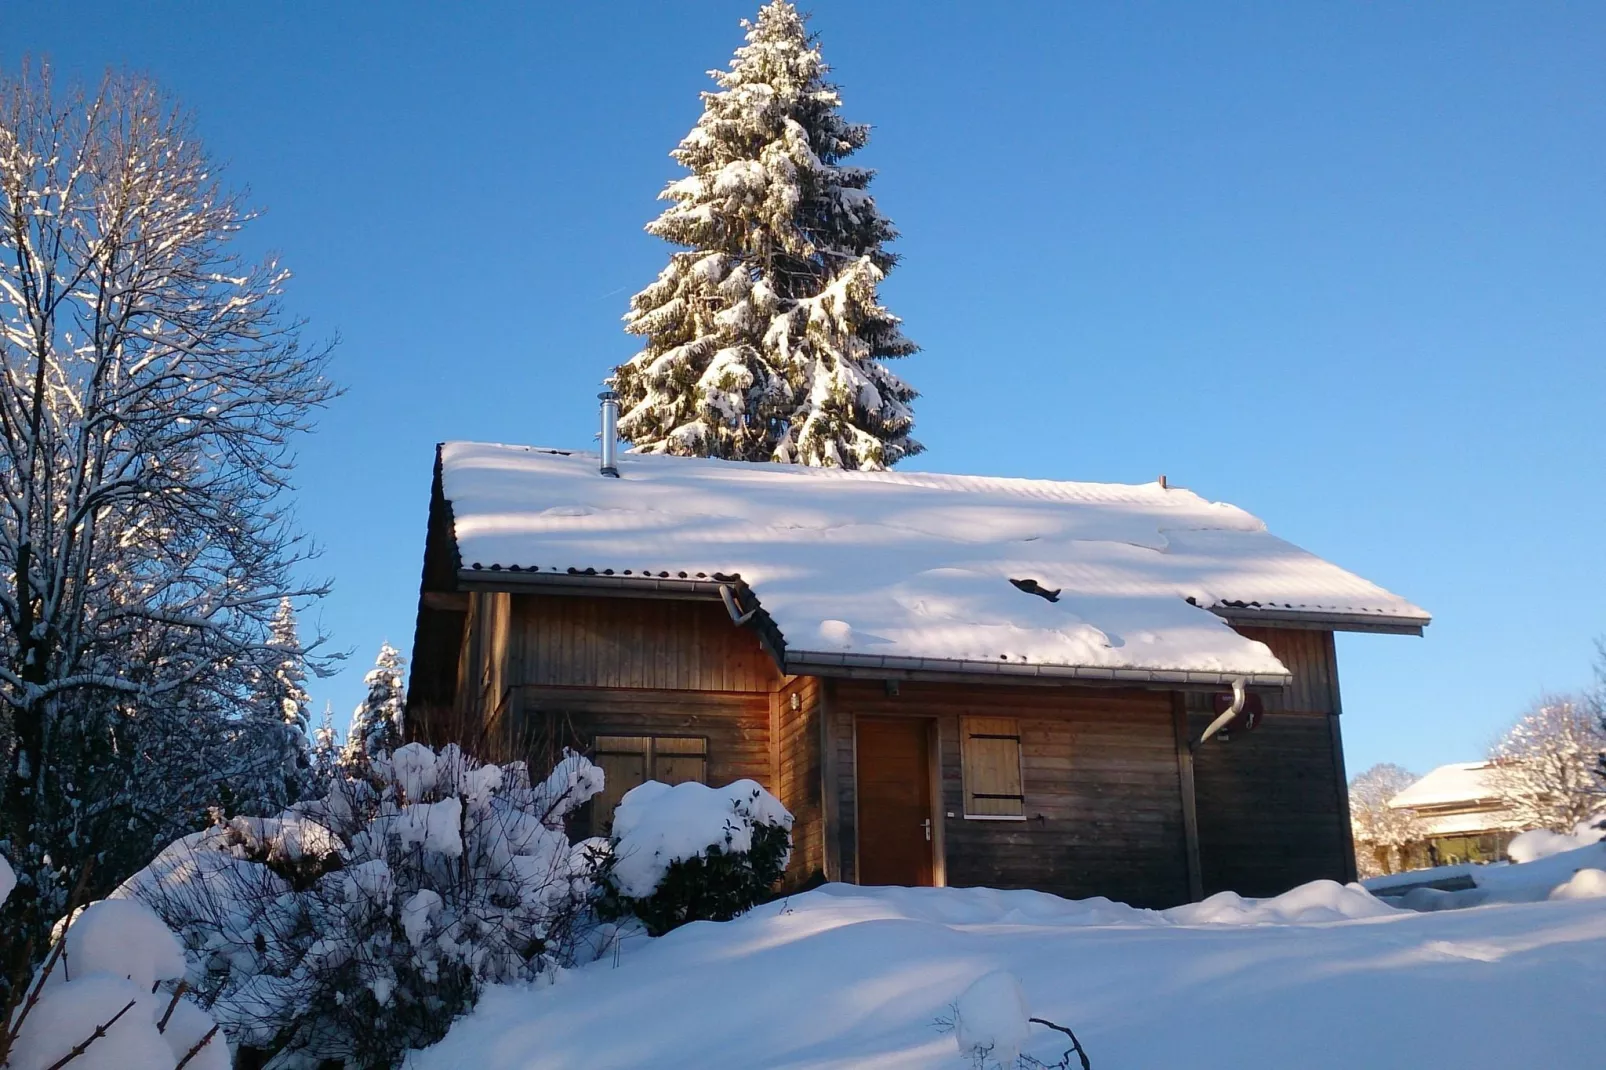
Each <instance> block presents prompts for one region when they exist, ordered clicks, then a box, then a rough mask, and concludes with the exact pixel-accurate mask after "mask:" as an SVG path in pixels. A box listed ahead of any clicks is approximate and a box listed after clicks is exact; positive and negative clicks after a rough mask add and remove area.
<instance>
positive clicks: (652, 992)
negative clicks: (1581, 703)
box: [410, 882, 1606, 1070]
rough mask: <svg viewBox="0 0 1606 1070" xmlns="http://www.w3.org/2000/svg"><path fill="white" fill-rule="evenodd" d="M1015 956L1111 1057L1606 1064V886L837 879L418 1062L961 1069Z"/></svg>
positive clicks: (553, 993)
mask: <svg viewBox="0 0 1606 1070" xmlns="http://www.w3.org/2000/svg"><path fill="white" fill-rule="evenodd" d="M994 970H1006V971H1008V972H1009V973H1011V974H1013V975H1014V976H1015V977H1017V978H1019V980H1020V982H1021V985H1022V988H1023V990H1024V993H1025V997H1026V1001H1027V1004H1028V1007H1029V1009H1030V1012H1031V1013H1032V1014H1033V1015H1036V1016H1039V1017H1044V1018H1048V1019H1051V1020H1053V1021H1057V1022H1060V1023H1063V1024H1065V1025H1069V1026H1070V1027H1071V1028H1073V1029H1074V1030H1075V1031H1076V1033H1077V1035H1078V1037H1079V1038H1080V1039H1081V1041H1082V1043H1083V1044H1084V1045H1085V1047H1086V1049H1087V1051H1088V1053H1089V1055H1090V1056H1091V1058H1092V1064H1093V1066H1094V1068H1095V1070H1155V1068H1159V1067H1188V1068H1189V1070H1210V1068H1221V1070H1229V1068H1230V1070H1257V1068H1268V1070H1270V1068H1275V1070H1291V1068H1306V1070H1324V1068H1332V1070H1340V1068H1342V1070H1354V1068H1355V1067H1361V1066H1364V1067H1368V1068H1393V1067H1398V1068H1410V1070H1427V1068H1437V1067H1455V1068H1456V1070H1485V1068H1487V1070H1496V1068H1498V1070H1510V1068H1512V1067H1543V1068H1546V1070H1571V1068H1575V1067H1578V1068H1582V1067H1595V1066H1599V1065H1600V1064H1601V1059H1602V1055H1601V1050H1602V1049H1601V1038H1600V1030H1599V1028H1598V1026H1599V1021H1600V1014H1601V1009H1602V1007H1606V899H1598V898H1597V899H1582V900H1555V901H1550V902H1538V903H1526V904H1512V905H1499V906H1485V907H1478V908H1473V909H1467V910H1458V911H1449V912H1444V913H1430V914H1419V913H1413V912H1410V911H1404V910H1396V909H1393V908H1391V907H1388V906H1387V905H1385V904H1382V903H1379V902H1378V901H1377V900H1375V899H1372V898H1371V897H1370V896H1369V895H1367V894H1366V893H1365V892H1363V891H1361V890H1360V889H1358V888H1356V887H1354V886H1351V887H1349V888H1341V887H1339V886H1338V885H1334V884H1331V883H1330V882H1318V883H1317V884H1314V885H1306V886H1304V887H1303V888H1300V889H1295V891H1294V892H1292V893H1289V894H1288V895H1286V896H1283V897H1279V898H1278V899H1276V900H1269V901H1263V902H1260V903H1255V902H1253V901H1244V900H1238V899H1237V897H1235V896H1223V897H1217V898H1215V899H1213V900H1208V901H1206V903H1202V904H1195V905H1191V906H1189V907H1185V908H1180V909H1179V910H1176V911H1170V912H1165V913H1156V912H1152V911H1141V910H1135V909H1133V908H1131V907H1127V906H1123V905H1121V904H1118V903H1112V902H1109V901H1107V900H1087V901H1082V902H1070V901H1067V900H1063V899H1058V898H1056V897H1054V896H1050V895H1046V894H1043V893H1038V892H1029V891H1007V892H1005V891H993V890H989V889H920V888H916V889H909V888H874V889H872V888H858V887H852V886H848V885H827V886H826V887H824V888H821V889H818V890H816V891H813V892H810V893H808V894H805V895H800V896H796V897H794V898H792V899H790V900H787V901H784V902H776V903H772V904H768V905H766V906H764V907H761V908H759V909H757V910H755V911H754V912H753V913H751V914H749V915H748V916H746V917H744V918H741V919H738V920H736V921H733V922H726V923H719V924H715V923H706V922H700V923H696V924H693V925H689V926H686V927H685V928H682V929H680V930H677V931H675V932H673V933H670V934H669V935H668V936H665V937H663V938H661V939H658V940H653V941H647V940H640V941H639V942H637V943H634V944H631V945H627V946H626V947H624V948H623V950H622V952H621V954H620V955H619V956H617V960H614V959H605V960H604V961H601V962H598V963H595V964H593V965H591V966H588V967H585V968H584V969H580V970H576V971H572V972H571V973H569V974H567V975H565V976H564V977H562V978H561V979H560V980H559V981H558V983H557V984H556V985H554V986H552V987H549V988H543V989H520V988H497V989H492V990H490V991H489V992H488V993H487V994H486V996H485V998H484V1000H483V1001H482V1002H481V1004H480V1006H479V1008H478V1009H477V1010H476V1011H475V1013H474V1014H473V1015H471V1016H469V1017H468V1018H466V1019H464V1020H463V1021H462V1022H460V1023H458V1025H457V1026H456V1027H455V1028H454V1029H453V1030H452V1032H451V1033H450V1034H449V1035H448V1036H447V1038H446V1040H445V1041H443V1042H442V1043H441V1044H439V1045H437V1046H436V1047H434V1048H431V1049H429V1050H428V1051H425V1052H421V1053H417V1054H415V1055H414V1057H413V1062H412V1063H411V1064H410V1066H411V1068H412V1070H544V1068H559V1067H564V1068H572V1067H586V1068H588V1070H592V1068H594V1070H601V1068H628V1067H652V1068H654V1070H667V1068H674V1067H699V1068H707V1067H741V1068H744V1070H748V1068H762V1067H786V1068H794V1070H801V1068H805V1067H807V1068H811V1070H824V1068H827V1067H832V1068H845V1067H860V1068H865V1067H871V1068H877V1070H894V1068H913V1067H933V1068H935V1067H946V1068H954V1070H958V1068H961V1067H964V1066H967V1065H968V1063H967V1061H966V1060H965V1059H963V1058H961V1057H960V1054H959V1050H958V1047H957V1045H956V1038H955V1037H954V1035H953V1034H952V1033H951V1032H950V1033H943V1032H940V1031H939V1029H938V1027H937V1026H936V1024H935V1023H936V1021H937V1020H938V1019H939V1018H944V1017H946V1018H949V1019H950V1020H952V1018H953V1015H954V1004H955V1002H956V1001H957V1000H959V998H960V996H961V994H962V993H964V992H965V991H966V989H967V988H969V987H970V986H971V985H972V984H973V983H974V982H976V981H977V980H978V979H979V978H981V977H983V976H985V975H986V974H988V973H990V972H992V971H994ZM1063 1039H1064V1038H1063V1037H1059V1036H1058V1035H1057V1034H1052V1033H1049V1032H1047V1031H1045V1030H1042V1029H1041V1028H1040V1027H1036V1026H1034V1027H1033V1031H1032V1035H1031V1037H1030V1039H1029V1041H1028V1043H1027V1045H1026V1049H1025V1050H1026V1051H1027V1052H1028V1053H1031V1054H1035V1055H1037V1056H1038V1057H1040V1058H1044V1059H1047V1060H1048V1061H1050V1062H1053V1061H1056V1060H1057V1059H1058V1058H1059V1055H1060V1053H1061V1052H1062V1051H1063V1050H1064V1047H1063V1045H1062V1044H1060V1043H1059V1041H1062V1040H1063ZM1073 1065H1074V1064H1073Z"/></svg>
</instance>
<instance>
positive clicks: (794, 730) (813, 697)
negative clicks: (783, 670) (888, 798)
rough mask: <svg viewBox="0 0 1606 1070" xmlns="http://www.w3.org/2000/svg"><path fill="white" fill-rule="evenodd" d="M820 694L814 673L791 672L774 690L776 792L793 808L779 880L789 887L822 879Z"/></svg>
mask: <svg viewBox="0 0 1606 1070" xmlns="http://www.w3.org/2000/svg"><path fill="white" fill-rule="evenodd" d="M823 695H824V688H823V686H822V681H821V680H820V679H818V678H817V677H813V676H794V677H791V678H789V679H788V680H787V682H786V683H785V685H783V686H782V688H781V689H780V690H779V691H777V692H775V695H774V697H773V700H772V702H771V706H770V740H771V744H770V745H771V749H772V753H773V759H772V765H773V767H774V769H775V785H776V787H775V796H776V798H778V799H780V800H781V805H783V806H785V807H786V808H787V809H788V810H790V811H791V812H792V860H791V862H790V864H789V865H788V866H787V869H786V877H785V880H784V884H783V887H785V888H786V889H787V890H793V889H797V888H803V887H807V886H810V885H813V884H817V883H819V882H820V881H822V880H824V879H825V872H826V868H825V805H824V802H825V791H824V788H825V782H824V769H823V766H822V762H821V749H820V740H821V733H822V731H823V724H822V720H821V700H822V698H823ZM793 696H796V702H797V708H796V709H794V708H793V706H792V703H793Z"/></svg>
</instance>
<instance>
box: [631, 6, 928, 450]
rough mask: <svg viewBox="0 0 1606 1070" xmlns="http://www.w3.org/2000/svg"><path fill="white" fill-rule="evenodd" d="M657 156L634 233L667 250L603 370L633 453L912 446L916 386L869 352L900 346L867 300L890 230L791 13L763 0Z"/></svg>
mask: <svg viewBox="0 0 1606 1070" xmlns="http://www.w3.org/2000/svg"><path fill="white" fill-rule="evenodd" d="M742 25H743V27H744V28H745V29H746V30H747V43H746V45H744V46H743V47H741V48H739V49H737V50H736V55H735V58H734V59H733V60H732V61H731V69H730V70H729V71H714V72H710V74H711V76H712V77H713V79H714V81H715V82H716V83H718V85H719V90H718V91H717V92H708V93H704V94H703V115H702V118H701V119H699V120H698V122H697V125H696V126H695V127H694V128H693V129H692V131H691V133H689V134H687V135H686V137H685V138H684V139H683V140H682V141H681V143H680V145H679V147H678V148H677V149H676V150H675V151H674V153H672V155H673V157H674V158H675V160H676V161H678V162H679V163H680V164H682V165H683V166H685V167H686V168H687V170H689V171H690V172H691V174H690V176H689V177H686V178H683V179H680V180H679V181H675V182H671V183H670V184H669V186H668V187H666V188H665V190H664V192H663V193H662V195H661V196H662V198H663V199H665V200H670V201H673V202H675V203H674V204H673V205H672V206H671V207H670V208H668V209H666V210H665V211H664V213H663V214H662V215H661V216H659V217H658V219H657V220H655V221H654V222H652V223H650V224H649V225H648V227H647V231H648V232H649V233H651V234H655V235H657V236H658V237H661V238H663V239H665V240H666V241H669V242H672V243H674V244H676V245H679V246H682V247H684V251H682V252H676V253H674V254H672V255H671V257H670V261H669V266H668V267H666V268H665V269H664V271H663V272H662V273H661V274H660V275H659V276H658V279H657V280H656V281H655V282H654V283H653V284H652V285H650V286H648V287H647V288H646V289H645V290H643V291H641V292H640V293H639V294H637V295H636V296H635V297H634V298H633V299H632V300H631V308H630V312H629V313H628V314H627V315H626V316H625V324H626V327H625V329H626V330H628V331H630V332H631V333H633V334H638V335H641V336H642V337H643V338H644V339H645V346H644V348H643V349H642V351H641V352H640V353H639V354H637V355H636V356H635V357H634V358H632V359H631V360H630V361H628V362H627V363H625V364H623V365H620V366H619V367H618V368H616V369H615V370H614V375H613V378H612V379H611V383H612V385H613V386H614V387H615V389H616V390H618V391H619V394H620V398H621V402H622V408H623V416H622V417H621V418H620V421H619V431H620V434H622V435H623V436H624V437H625V438H627V439H629V440H630V441H631V442H632V443H633V444H634V445H635V448H636V449H638V450H640V451H642V452H647V453H672V454H679V455H686V456H704V457H722V458H726V459H731V460H747V461H770V460H773V461H782V462H801V463H804V464H811V465H823V466H836V467H842V468H884V467H886V466H888V465H891V464H894V463H896V462H897V461H898V460H900V459H901V458H903V457H906V456H909V455H910V454H913V453H917V452H919V451H920V448H921V447H920V445H919V443H917V442H915V441H914V440H913V439H912V438H910V434H909V433H910V430H911V428H912V426H913V418H912V416H911V413H910V410H909V403H910V402H911V401H912V400H913V399H914V397H915V391H914V390H913V389H912V388H911V387H910V386H909V385H908V384H907V383H904V382H903V381H902V380H901V379H899V378H898V377H897V376H895V375H893V374H892V373H891V372H889V371H888V370H887V369H886V368H885V367H884V366H883V365H882V364H881V361H882V360H885V359H888V358H893V357H902V356H907V355H909V354H911V353H914V352H915V351H916V348H917V347H916V346H915V345H914V343H913V342H911V341H909V340H908V339H907V338H905V337H904V336H903V333H902V331H901V330H900V329H899V320H898V318H897V317H896V316H893V315H892V314H891V313H890V312H888V311H887V310H886V309H885V308H883V307H881V305H880V304H879V303H878V301H877V298H876V286H877V285H878V284H879V283H880V282H881V280H882V279H883V278H885V276H886V273H887V272H888V271H890V270H891V269H892V267H893V265H894V264H896V263H897V257H896V256H894V255H893V254H892V253H890V252H888V251H887V250H886V249H885V248H884V245H885V243H886V242H889V241H891V240H892V239H893V238H894V237H896V236H897V232H896V231H895V230H894V229H893V227H892V224H891V223H890V222H889V221H888V220H887V219H886V218H885V217H884V216H882V215H881V213H880V211H879V210H878V209H877V208H876V204H875V200H874V198H872V197H871V196H870V195H869V192H868V188H869V185H870V181H871V179H872V178H873V177H874V172H872V171H869V170H866V169H864V168H861V167H853V166H848V165H845V164H844V163H843V161H844V160H845V159H846V158H847V157H848V156H850V155H851V154H852V153H854V152H856V151H857V150H858V149H860V148H862V147H863V146H864V144H865V143H866V141H868V139H869V127H867V126H864V125H860V124H854V123H848V122H846V121H844V120H843V119H842V117H841V116H840V115H839V114H838V108H839V107H840V106H841V98H840V96H839V94H838V92H837V88H836V86H834V85H833V84H831V83H830V82H828V81H827V80H826V75H827V74H828V73H829V68H828V67H827V66H826V64H825V61H824V59H823V58H822V57H821V53H820V47H819V44H818V43H817V41H815V40H814V39H813V38H811V36H810V35H809V33H808V31H807V29H806V26H805V19H804V17H803V16H802V15H800V14H799V13H798V11H797V9H796V8H795V7H793V6H792V4H791V3H789V2H787V0H774V2H772V3H770V4H768V5H766V6H765V7H764V8H763V9H762V10H761V11H760V12H759V16H758V20H757V22H753V23H749V22H746V21H744V22H743V23H742Z"/></svg>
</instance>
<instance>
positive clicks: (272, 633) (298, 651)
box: [255, 598, 312, 802]
mask: <svg viewBox="0 0 1606 1070" xmlns="http://www.w3.org/2000/svg"><path fill="white" fill-rule="evenodd" d="M268 642H269V644H270V645H271V646H272V647H273V648H274V650H275V651H277V652H278V654H279V660H278V662H277V664H275V665H274V666H273V668H272V671H271V672H269V673H267V674H266V675H265V676H264V677H263V678H262V680H261V681H260V682H259V683H258V685H257V688H256V694H255V699H256V701H257V702H258V703H259V704H260V705H261V706H262V707H263V711H262V712H263V715H264V717H265V719H275V718H276V719H277V720H278V721H279V722H280V723H281V724H283V725H284V729H285V730H284V732H283V733H281V739H282V748H283V754H284V777H285V791H286V794H287V795H288V797H289V800H290V801H291V802H294V801H295V800H296V799H298V798H300V797H301V795H302V793H304V792H307V791H310V790H311V788H312V784H311V777H312V753H311V751H312V739H311V734H312V715H311V713H310V711H309V710H308V709H307V706H308V704H309V703H310V702H311V701H312V700H311V698H310V696H308V694H307V688H306V681H307V660H306V657H307V656H306V650H305V649H304V648H303V647H302V645H301V640H300V637H299V635H298V634H297V629H296V611H295V604H294V603H293V602H291V600H290V599H288V598H284V599H281V600H280V602H279V608H278V610H277V611H276V612H275V613H274V615H273V620H272V621H271V622H270V624H269V628H268Z"/></svg>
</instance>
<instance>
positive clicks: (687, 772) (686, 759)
mask: <svg viewBox="0 0 1606 1070" xmlns="http://www.w3.org/2000/svg"><path fill="white" fill-rule="evenodd" d="M652 744H653V773H652V778H653V779H654V780H661V781H663V782H664V783H665V784H684V783H686V782H687V781H696V782H697V783H699V784H706V783H708V740H706V739H683V738H676V737H670V736H659V737H657V738H656V739H654V740H653V741H652Z"/></svg>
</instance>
